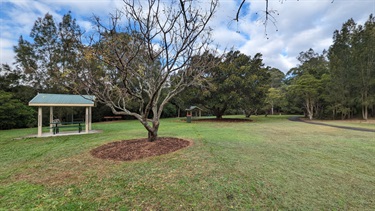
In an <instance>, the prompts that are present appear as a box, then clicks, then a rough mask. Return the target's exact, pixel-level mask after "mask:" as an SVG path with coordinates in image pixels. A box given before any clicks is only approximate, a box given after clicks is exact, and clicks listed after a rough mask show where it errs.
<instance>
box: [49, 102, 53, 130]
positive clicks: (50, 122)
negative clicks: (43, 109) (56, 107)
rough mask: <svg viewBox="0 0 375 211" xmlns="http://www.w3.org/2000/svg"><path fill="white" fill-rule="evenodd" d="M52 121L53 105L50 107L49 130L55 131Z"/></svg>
mask: <svg viewBox="0 0 375 211" xmlns="http://www.w3.org/2000/svg"><path fill="white" fill-rule="evenodd" d="M52 122H53V107H52V106H51V107H49V132H50V133H53V129H52V127H53V124H52Z"/></svg>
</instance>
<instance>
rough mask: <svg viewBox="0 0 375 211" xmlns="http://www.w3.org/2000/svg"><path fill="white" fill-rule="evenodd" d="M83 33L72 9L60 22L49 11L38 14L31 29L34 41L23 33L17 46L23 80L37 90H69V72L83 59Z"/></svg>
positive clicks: (15, 48)
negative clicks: (29, 39)
mask: <svg viewBox="0 0 375 211" xmlns="http://www.w3.org/2000/svg"><path fill="white" fill-rule="evenodd" d="M81 36H82V33H81V30H80V27H79V26H78V25H77V24H76V21H75V19H73V18H72V16H71V14H70V12H69V13H67V14H65V15H64V16H63V18H62V21H61V23H58V24H56V23H55V21H54V19H53V16H52V15H51V14H49V13H47V14H46V15H45V16H44V17H43V18H38V19H37V20H36V21H35V23H34V26H33V28H32V30H31V33H30V37H31V41H30V42H29V41H27V40H24V39H23V37H22V36H20V38H19V41H18V45H17V46H15V47H14V51H15V53H16V64H17V65H18V66H19V67H20V68H22V71H23V74H24V78H23V79H24V81H25V82H27V83H28V84H30V85H32V86H33V87H34V88H35V89H36V90H38V91H52V92H57V93H60V92H66V91H67V90H66V87H68V86H69V85H70V83H71V78H69V77H67V72H69V71H70V69H74V68H77V67H78V66H77V65H78V62H79V60H80V55H81V54H80V51H81V45H82V43H81Z"/></svg>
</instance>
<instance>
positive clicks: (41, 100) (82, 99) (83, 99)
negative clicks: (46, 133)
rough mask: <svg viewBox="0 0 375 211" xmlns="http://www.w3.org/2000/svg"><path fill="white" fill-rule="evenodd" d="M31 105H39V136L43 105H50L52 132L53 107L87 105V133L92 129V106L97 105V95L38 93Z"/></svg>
mask: <svg viewBox="0 0 375 211" xmlns="http://www.w3.org/2000/svg"><path fill="white" fill-rule="evenodd" d="M29 106H38V137H41V136H42V126H43V122H42V120H43V112H42V111H43V107H49V109H50V113H49V116H50V118H49V121H50V122H49V124H50V132H51V133H52V129H51V128H52V127H53V124H52V122H53V108H54V107H85V108H86V114H85V133H88V132H89V130H91V123H92V114H91V111H92V107H94V106H95V96H93V95H70V94H47V93H38V95H36V96H35V97H34V98H33V99H32V100H31V101H30V102H29Z"/></svg>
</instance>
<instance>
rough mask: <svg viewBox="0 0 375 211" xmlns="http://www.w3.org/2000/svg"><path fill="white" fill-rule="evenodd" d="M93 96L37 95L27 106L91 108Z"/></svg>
mask: <svg viewBox="0 0 375 211" xmlns="http://www.w3.org/2000/svg"><path fill="white" fill-rule="evenodd" d="M94 101H95V96H93V95H70V94H46V93H38V95H36V96H35V97H34V98H33V99H32V100H31V101H30V102H29V106H74V107H80V106H82V107H86V106H88V107H93V106H94Z"/></svg>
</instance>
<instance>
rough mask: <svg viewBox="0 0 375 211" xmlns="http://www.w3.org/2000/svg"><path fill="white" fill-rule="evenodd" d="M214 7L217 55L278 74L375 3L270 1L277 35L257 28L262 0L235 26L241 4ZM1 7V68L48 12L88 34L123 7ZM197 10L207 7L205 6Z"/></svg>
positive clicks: (15, 1)
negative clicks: (254, 59)
mask: <svg viewBox="0 0 375 211" xmlns="http://www.w3.org/2000/svg"><path fill="white" fill-rule="evenodd" d="M163 1H165V2H167V1H168V0H163ZM219 2H220V5H219V8H218V10H217V12H216V13H215V16H214V18H213V19H212V21H211V23H210V26H211V27H212V28H213V38H214V40H215V43H217V44H218V45H219V46H220V48H221V49H231V48H234V49H238V50H240V51H241V52H243V53H246V54H248V55H251V56H253V55H255V54H256V53H258V52H261V53H262V54H263V59H264V63H265V64H266V65H268V66H271V67H276V68H279V69H280V70H282V71H283V72H287V71H288V70H289V69H290V68H292V67H294V66H296V65H297V64H298V61H297V59H296V57H297V56H298V54H299V52H301V51H306V50H308V49H309V48H313V49H314V50H315V51H316V52H319V53H321V52H322V51H323V49H328V48H329V46H330V45H331V44H332V35H333V32H334V30H336V29H340V28H341V26H342V24H343V23H344V22H345V21H347V20H348V19H349V18H353V19H354V20H355V21H356V22H357V23H359V24H363V23H364V22H365V21H366V20H367V19H368V16H369V15H370V14H371V13H373V14H375V0H334V1H333V3H332V0H299V1H297V0H270V3H269V8H270V9H271V10H275V11H277V13H278V14H279V15H277V16H275V18H276V21H277V22H276V23H275V24H276V27H277V29H278V30H277V31H276V27H275V26H274V25H273V24H272V23H269V24H268V27H267V28H266V29H265V27H264V26H263V24H262V22H263V21H264V15H263V14H264V13H263V11H264V9H265V1H264V0H246V3H245V5H244V7H243V10H242V11H241V18H240V20H239V22H235V21H233V18H234V17H235V14H236V11H237V8H238V6H239V4H240V2H241V1H240V0H219ZM0 4H1V5H0V8H1V9H0V63H7V64H12V63H13V62H14V52H13V46H14V45H17V41H18V38H19V36H20V35H22V36H23V37H27V36H28V35H29V33H30V31H31V28H32V27H33V24H34V22H35V20H36V19H37V18H38V17H43V16H44V15H45V14H46V13H47V12H48V13H50V14H52V15H53V17H54V18H55V21H56V22H60V21H61V18H62V15H63V14H66V13H67V12H68V11H71V12H72V16H73V17H74V18H76V19H77V22H78V24H79V25H80V26H81V28H83V29H84V30H85V31H87V32H89V31H90V30H91V29H92V25H91V18H92V16H93V14H95V15H99V16H102V17H107V16H108V14H109V13H111V12H113V11H114V10H115V9H116V8H121V7H122V5H123V3H122V1H121V0H0ZM201 4H202V7H205V6H207V3H206V1H205V0H201ZM266 33H267V36H266ZM267 38H268V39H267Z"/></svg>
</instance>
